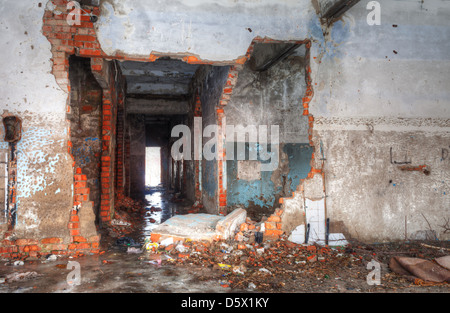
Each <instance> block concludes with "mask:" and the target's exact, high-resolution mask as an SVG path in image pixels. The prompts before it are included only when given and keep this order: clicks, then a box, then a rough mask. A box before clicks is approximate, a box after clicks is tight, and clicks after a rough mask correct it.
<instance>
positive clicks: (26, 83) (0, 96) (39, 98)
mask: <svg viewBox="0 0 450 313" xmlns="http://www.w3.org/2000/svg"><path fill="white" fill-rule="evenodd" d="M44 5H45V4H44ZM44 5H42V3H41V5H39V4H38V2H31V3H25V2H20V3H19V2H9V3H2V4H1V5H0V16H1V20H2V23H1V28H2V36H1V39H0V46H1V50H2V57H1V58H0V73H1V76H2V77H4V80H3V83H2V84H0V115H1V116H3V117H4V116H6V115H16V116H18V117H20V118H21V119H22V126H23V133H22V139H21V140H20V141H19V142H18V143H17V169H18V171H17V195H16V201H17V220H16V226H15V235H16V236H17V237H19V238H32V237H34V238H44V237H62V238H65V239H66V240H68V238H69V230H68V228H67V223H68V219H69V216H68V214H69V213H68V212H69V210H70V208H71V207H72V203H73V200H72V190H71V187H72V184H73V168H72V162H73V161H72V159H71V158H70V155H69V154H68V152H67V151H68V145H67V142H68V127H67V126H68V124H67V123H66V120H65V116H66V100H67V96H68V94H67V92H66V91H64V90H61V89H60V88H59V86H58V85H57V84H56V81H55V77H54V76H53V75H52V74H51V70H52V63H51V57H52V54H51V51H50V43H49V42H48V41H47V39H46V38H45V37H44V36H43V35H42V33H41V29H42V16H43V13H44ZM12 12H14V13H12ZM3 138H4V130H3V126H2V127H1V130H0V143H1V144H0V145H1V146H2V147H7V144H5V142H4V141H3ZM1 235H3V234H1ZM2 238H3V237H2Z"/></svg>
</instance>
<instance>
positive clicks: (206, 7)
mask: <svg viewBox="0 0 450 313" xmlns="http://www.w3.org/2000/svg"><path fill="white" fill-rule="evenodd" d="M100 8H101V16H100V18H99V21H98V22H97V23H96V25H97V33H98V37H99V41H100V43H101V46H102V48H103V50H104V51H105V52H106V53H108V54H111V55H114V54H115V53H116V52H117V51H121V52H122V53H125V54H131V55H140V56H148V55H150V53H152V52H159V53H170V54H176V53H181V54H193V55H197V56H198V57H199V58H200V59H202V60H210V61H230V60H235V59H237V58H239V57H242V56H243V55H245V53H246V52H247V49H248V47H249V46H250V43H251V41H252V40H253V38H255V37H257V36H260V37H265V36H267V37H270V38H276V39H278V40H297V39H305V38H308V37H309V29H310V26H309V24H310V23H311V21H312V20H317V18H316V15H315V11H314V8H313V6H312V4H311V1H295V0H282V1H270V0H258V1H255V0H241V1H234V0H164V1H146V0H103V1H101V6H100ZM250 30H251V31H250Z"/></svg>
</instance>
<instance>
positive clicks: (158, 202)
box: [141, 190, 179, 241]
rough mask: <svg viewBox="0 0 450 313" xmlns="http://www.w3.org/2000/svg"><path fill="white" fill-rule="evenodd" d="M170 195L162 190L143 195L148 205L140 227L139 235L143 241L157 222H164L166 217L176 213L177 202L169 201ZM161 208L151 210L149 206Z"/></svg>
mask: <svg viewBox="0 0 450 313" xmlns="http://www.w3.org/2000/svg"><path fill="white" fill-rule="evenodd" d="M170 197H171V195H168V194H166V193H165V192H164V191H163V190H155V191H153V192H151V193H150V194H147V195H146V196H145V199H146V200H147V201H148V203H149V205H148V206H147V207H146V209H147V212H146V213H145V215H144V223H143V227H142V234H141V237H142V238H143V241H145V239H147V238H149V237H150V235H151V233H152V231H153V229H154V228H155V227H157V226H158V225H159V224H161V223H164V222H165V221H166V220H167V219H169V218H171V217H172V216H174V215H175V214H176V210H177V207H178V206H179V204H176V203H171V202H170V201H169V198H170ZM152 207H154V208H157V209H161V211H153V212H152V211H151V208H152Z"/></svg>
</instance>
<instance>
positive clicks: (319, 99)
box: [0, 0, 450, 241]
mask: <svg viewBox="0 0 450 313" xmlns="http://www.w3.org/2000/svg"><path fill="white" fill-rule="evenodd" d="M55 2H56V1H55ZM58 3H63V2H62V1H58ZM379 3H380V4H381V25H369V24H368V23H367V16H368V14H369V13H370V12H371V10H370V9H367V8H366V4H367V3H365V2H360V3H358V4H357V5H355V6H354V7H352V8H351V9H350V10H349V11H348V12H347V13H346V14H345V15H344V16H343V17H342V18H341V20H339V21H337V22H335V23H334V24H333V25H332V27H331V28H329V29H326V28H322V25H321V24H320V21H319V19H318V16H317V14H316V11H315V8H314V5H313V3H312V2H311V1H307V0H305V1H294V0H292V1H291V0H288V1H283V2H281V3H274V2H273V1H269V0H263V1H259V2H223V1H206V0H199V1H195V2H190V1H189V2H188V1H182V0H179V1H173V2H160V3H156V4H155V3H153V2H148V1H143V0H139V1H130V0H128V1H118V0H108V1H106V0H105V1H102V2H101V15H100V17H99V21H98V23H96V30H97V32H96V33H95V36H97V37H98V42H99V43H100V45H101V49H102V51H103V52H104V53H106V55H108V54H109V55H111V56H115V55H120V56H122V57H123V56H143V59H144V58H148V56H149V55H150V54H151V53H152V52H154V53H159V54H160V55H173V56H181V55H182V56H185V55H191V56H194V59H196V60H206V61H208V60H210V61H215V62H220V63H223V64H229V63H230V60H231V61H235V60H240V61H245V59H242V56H244V55H245V54H246V51H247V49H248V47H249V46H250V43H251V42H252V40H253V39H254V38H256V37H260V38H264V37H269V38H272V39H274V40H280V41H286V40H304V39H311V77H312V79H313V87H314V97H313V99H312V102H310V113H312V115H313V116H314V122H315V123H314V138H312V142H313V145H314V150H315V151H314V153H315V157H314V159H313V161H314V162H313V164H312V165H313V168H316V169H323V172H324V174H325V186H326V198H325V199H326V212H327V216H329V217H330V220H331V222H332V223H339V225H341V226H342V229H347V230H348V233H349V234H350V235H351V236H354V237H356V238H359V239H362V240H368V241H376V240H393V239H404V238H405V236H404V234H403V233H404V232H405V231H404V229H407V231H406V235H407V236H411V235H412V234H413V233H415V232H416V231H419V230H423V229H427V228H432V229H434V230H435V231H436V235H437V236H438V238H440V239H445V238H448V232H447V233H444V232H443V230H441V228H440V226H439V225H440V224H441V223H442V222H443V221H445V218H447V217H448V206H449V203H448V192H447V191H448V175H447V174H448V163H446V162H447V160H448V158H447V157H446V153H445V151H447V149H448V148H449V144H448V120H449V118H450V113H449V107H450V105H449V102H450V101H449V99H450V95H449V92H448V88H447V82H448V72H449V70H450V62H449V55H448V51H449V42H448V40H447V37H448V36H447V34H448V30H449V27H450V24H449V23H450V22H449V20H450V19H448V16H449V15H450V12H449V8H448V4H447V1H440V0H435V1H422V2H421V1H418V2H414V1H387V0H382V1H379ZM47 4H49V5H50V4H51V1H48V2H47V3H42V2H41V3H40V2H31V3H29V2H18V1H15V2H14V1H10V2H4V3H2V4H1V5H0V16H1V17H2V24H1V28H2V37H1V40H0V45H1V47H2V50H1V51H2V58H1V59H0V65H1V66H0V73H1V74H2V76H3V77H7V78H8V79H7V80H5V82H4V83H3V84H2V85H1V86H0V100H1V101H0V103H1V104H0V105H1V106H0V112H1V114H2V115H5V114H14V115H18V116H19V117H20V118H22V120H23V138H22V140H21V141H20V142H19V143H18V145H17V149H18V154H17V167H18V174H17V210H18V215H17V225H16V231H17V232H18V234H19V235H21V236H28V235H30V236H36V237H41V236H50V235H55V236H56V235H57V236H61V237H63V236H65V235H66V234H67V233H68V230H67V218H68V217H67V212H68V210H69V208H70V207H71V206H72V204H73V201H72V189H71V188H72V185H73V178H72V177H73V167H72V164H73V160H72V159H71V156H70V153H68V148H69V147H68V145H67V142H68V139H69V134H68V125H69V123H68V122H67V121H66V109H67V107H66V105H67V104H68V103H67V100H68V90H67V89H66V88H64V89H61V87H60V86H66V85H67V82H66V80H67V77H64V76H60V74H63V72H62V71H61V72H58V70H57V68H58V66H60V65H59V64H58V65H56V64H55V66H54V67H53V71H54V72H55V74H57V77H56V76H54V75H53V74H52V73H51V72H52V61H51V60H52V58H53V60H55V61H56V60H62V59H63V58H64V57H65V56H64V55H63V54H64V53H62V52H61V51H59V50H58V49H56V48H55V49H54V50H53V51H58V52H55V54H54V55H53V54H52V50H51V44H50V42H49V41H48V40H47V38H46V37H45V36H44V35H43V33H42V31H43V27H42V18H43V16H44V10H45V6H46V5H47ZM63 4H64V3H63ZM62 6H63V7H64V5H62ZM162 11H164V12H165V14H163V15H161V14H160V12H162ZM11 12H20V13H18V14H11ZM50 15H51V14H49V15H48V16H47V18H48V19H50ZM51 21H53V20H48V22H51ZM47 28H48V29H51V31H52V32H51V34H52V36H55V37H54V38H52V39H53V40H52V41H53V42H54V44H53V46H54V47H59V46H58V45H59V44H61V46H62V47H63V48H67V51H71V53H74V52H73V51H74V50H73V51H72V50H70V47H68V46H64V45H63V44H62V41H60V42H58V41H57V40H60V39H58V38H57V36H56V35H55V27H52V26H51V25H50V24H48V25H47ZM86 30H92V29H86ZM225 30H226V31H225ZM47 32H49V30H47ZM65 34H66V33H65ZM67 34H69V35H67ZM67 34H66V35H65V36H68V37H70V38H72V37H73V36H72V35H73V34H70V33H67ZM72 39H73V38H72ZM72 48H73V47H72ZM98 49H99V48H96V49H84V50H86V51H84V52H86V53H91V54H92V55H94V56H100V55H102V56H103V54H101V53H99V50H98ZM100 52H101V51H100ZM61 65H63V67H64V64H61ZM57 82H59V84H57ZM204 90H208V86H207V85H204ZM204 97H206V95H204ZM204 113H205V114H204V116H209V115H208V114H206V112H204ZM369 133H371V135H369ZM369 136H371V137H369ZM412 137H413V138H412ZM336 142H339V143H341V144H340V145H339V146H338V145H336V144H335V143H336ZM321 143H322V145H321ZM355 143H359V145H355ZM2 144H3V145H2V148H4V147H5V144H4V143H2ZM321 146H322V147H323V149H322V150H321ZM342 146H344V147H346V149H345V150H344V149H342ZM391 147H392V148H393V149H392V151H393V156H394V157H395V158H394V159H393V160H395V161H397V162H402V161H404V160H405V158H404V157H405V155H406V160H407V161H408V162H409V161H411V163H410V164H408V165H411V166H413V167H412V169H414V168H416V167H417V168H420V166H421V165H427V166H429V167H430V169H431V170H430V173H429V175H425V174H424V173H423V172H421V171H419V170H411V171H401V170H400V169H399V168H398V167H397V164H395V163H394V164H393V163H391V158H390V148H391ZM423 147H426V148H427V149H430V150H429V151H424V150H423ZM377 149H379V150H377ZM373 151H379V154H378V153H377V154H375V153H373ZM399 151H402V152H399ZM434 151H435V152H434ZM322 152H323V154H322ZM406 152H407V153H406ZM358 154H359V155H360V157H355V155H358ZM439 155H440V157H439ZM350 156H351V157H350ZM402 156H403V157H402ZM408 158H409V159H408ZM320 159H324V160H320ZM441 159H442V161H441ZM399 160H400V161H399ZM322 162H323V164H324V166H323V168H322V167H321V166H322ZM212 167H213V168H212V170H211V171H206V166H204V167H203V170H204V171H203V175H205V177H203V178H207V177H206V176H207V175H208V177H214V166H212ZM328 171H329V172H330V173H327V172H328ZM361 173H368V174H367V175H369V176H370V175H371V176H374V177H375V178H372V177H371V180H370V181H371V182H373V183H374V187H372V189H367V186H368V184H367V180H366V176H367V175H366V174H365V175H362V174H361ZM210 175H212V176H210ZM386 179H387V183H386ZM391 180H392V183H395V184H396V185H395V186H393V185H389V181H391ZM413 180H415V181H416V182H417V183H416V184H413V183H412V181H413ZM204 181H205V180H203V182H204ZM349 181H351V182H352V183H351V185H347V184H348V183H349ZM358 183H359V184H358ZM397 183H399V184H400V183H402V184H403V186H406V187H407V188H404V189H400V188H397V187H399V186H401V185H397ZM377 184H379V185H377ZM386 184H388V186H387V187H386V188H389V189H386V192H391V194H387V195H386V197H382V196H373V195H372V194H370V193H371V192H372V191H373V190H374V189H377V190H378V191H380V192H381V191H383V189H382V186H385V185H386ZM318 185H320V184H318ZM306 187H307V186H305V188H306ZM352 188H353V189H352ZM395 188H396V189H395ZM435 189H436V190H435ZM305 191H306V190H305ZM204 192H205V191H204ZM204 194H205V193H204ZM381 194H382V193H381ZM412 195H414V196H412ZM206 202H208V200H207V199H206ZM212 202H214V203H216V202H215V201H214V200H213V201H212ZM210 203H211V201H210ZM209 207H210V208H214V206H213V205H209ZM362 208H364V209H365V210H367V212H370V214H371V215H373V217H374V218H373V219H371V220H372V221H373V222H368V221H366V220H364V221H363V220H362V219H361V218H358V216H360V215H361V210H362ZM393 208H395V209H393ZM306 209H307V208H306ZM408 210H411V211H408ZM380 211H381V212H382V213H380ZM405 216H406V219H405ZM425 218H426V219H427V220H428V222H429V225H428V223H427V222H426V221H425ZM405 221H406V223H405ZM400 224H401V225H405V224H406V227H403V229H402V231H399V228H401V226H400ZM380 227H383V229H382V230H381V229H380Z"/></svg>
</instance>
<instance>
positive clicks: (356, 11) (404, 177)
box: [310, 1, 450, 241]
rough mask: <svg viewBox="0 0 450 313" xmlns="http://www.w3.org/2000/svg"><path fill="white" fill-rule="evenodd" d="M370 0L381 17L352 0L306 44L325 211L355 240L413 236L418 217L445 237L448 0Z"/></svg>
mask: <svg viewBox="0 0 450 313" xmlns="http://www.w3.org/2000/svg"><path fill="white" fill-rule="evenodd" d="M379 2H380V5H381V25H379V26H378V25H374V26H369V25H368V24H367V22H366V17H367V14H368V13H369V12H370V10H367V9H366V4H367V3H366V2H360V3H358V4H357V5H355V6H354V7H353V8H352V9H350V10H349V11H348V12H347V13H346V14H345V15H344V17H343V18H342V19H341V20H340V21H338V22H336V23H335V24H334V26H333V27H332V28H331V29H330V30H329V34H328V35H327V36H326V37H325V38H323V40H319V41H317V42H316V44H314V45H313V46H312V52H311V56H312V57H313V60H312V61H313V62H312V64H311V69H312V77H313V81H314V82H315V83H317V85H315V87H314V91H315V95H314V98H313V100H312V102H311V103H310V112H312V114H313V115H314V117H315V123H314V139H313V140H314V143H315V146H316V155H318V153H319V152H318V151H321V150H320V149H321V146H322V148H323V150H322V151H323V156H324V158H325V159H326V161H325V163H324V170H325V188H326V193H327V198H326V201H327V216H328V217H329V218H330V220H331V222H332V223H335V224H336V225H340V231H342V232H345V233H346V235H347V236H351V237H354V238H357V239H360V240H366V241H389V240H399V239H410V238H416V236H417V234H418V232H420V231H423V230H427V229H429V228H430V226H428V223H427V221H428V222H429V223H430V225H431V228H432V229H433V230H434V231H435V233H436V236H437V237H438V238H439V239H441V240H444V239H449V234H448V232H447V234H445V233H444V229H443V228H442V227H441V226H442V224H443V223H442V221H443V218H448V217H449V207H450V197H449V192H450V189H449V182H450V178H449V172H450V168H449V162H448V158H446V157H445V153H444V155H443V151H444V152H445V151H446V149H448V148H449V141H450V140H449V139H450V138H449V133H450V128H449V125H450V119H449V118H450V90H449V88H448V82H449V74H448V73H449V72H450V62H449V61H450V54H449V53H448V51H450V46H449V42H448V38H449V36H450V19H449V16H450V6H449V5H448V2H447V1H424V2H420V1H419V2H414V1H379ZM391 149H392V151H393V159H394V161H397V162H402V161H405V160H407V161H409V162H411V164H410V165H411V166H418V165H427V166H428V167H429V168H430V169H431V172H430V174H429V175H424V174H423V173H422V172H421V171H410V172H408V171H401V170H400V169H399V166H398V165H396V164H393V163H391V158H390V150H391ZM443 149H444V150H443ZM443 156H444V157H443ZM405 158H406V159H405ZM320 163H321V161H319V160H318V158H316V164H315V166H316V167H317V168H320V167H321V164H320ZM342 225H344V226H342Z"/></svg>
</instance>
